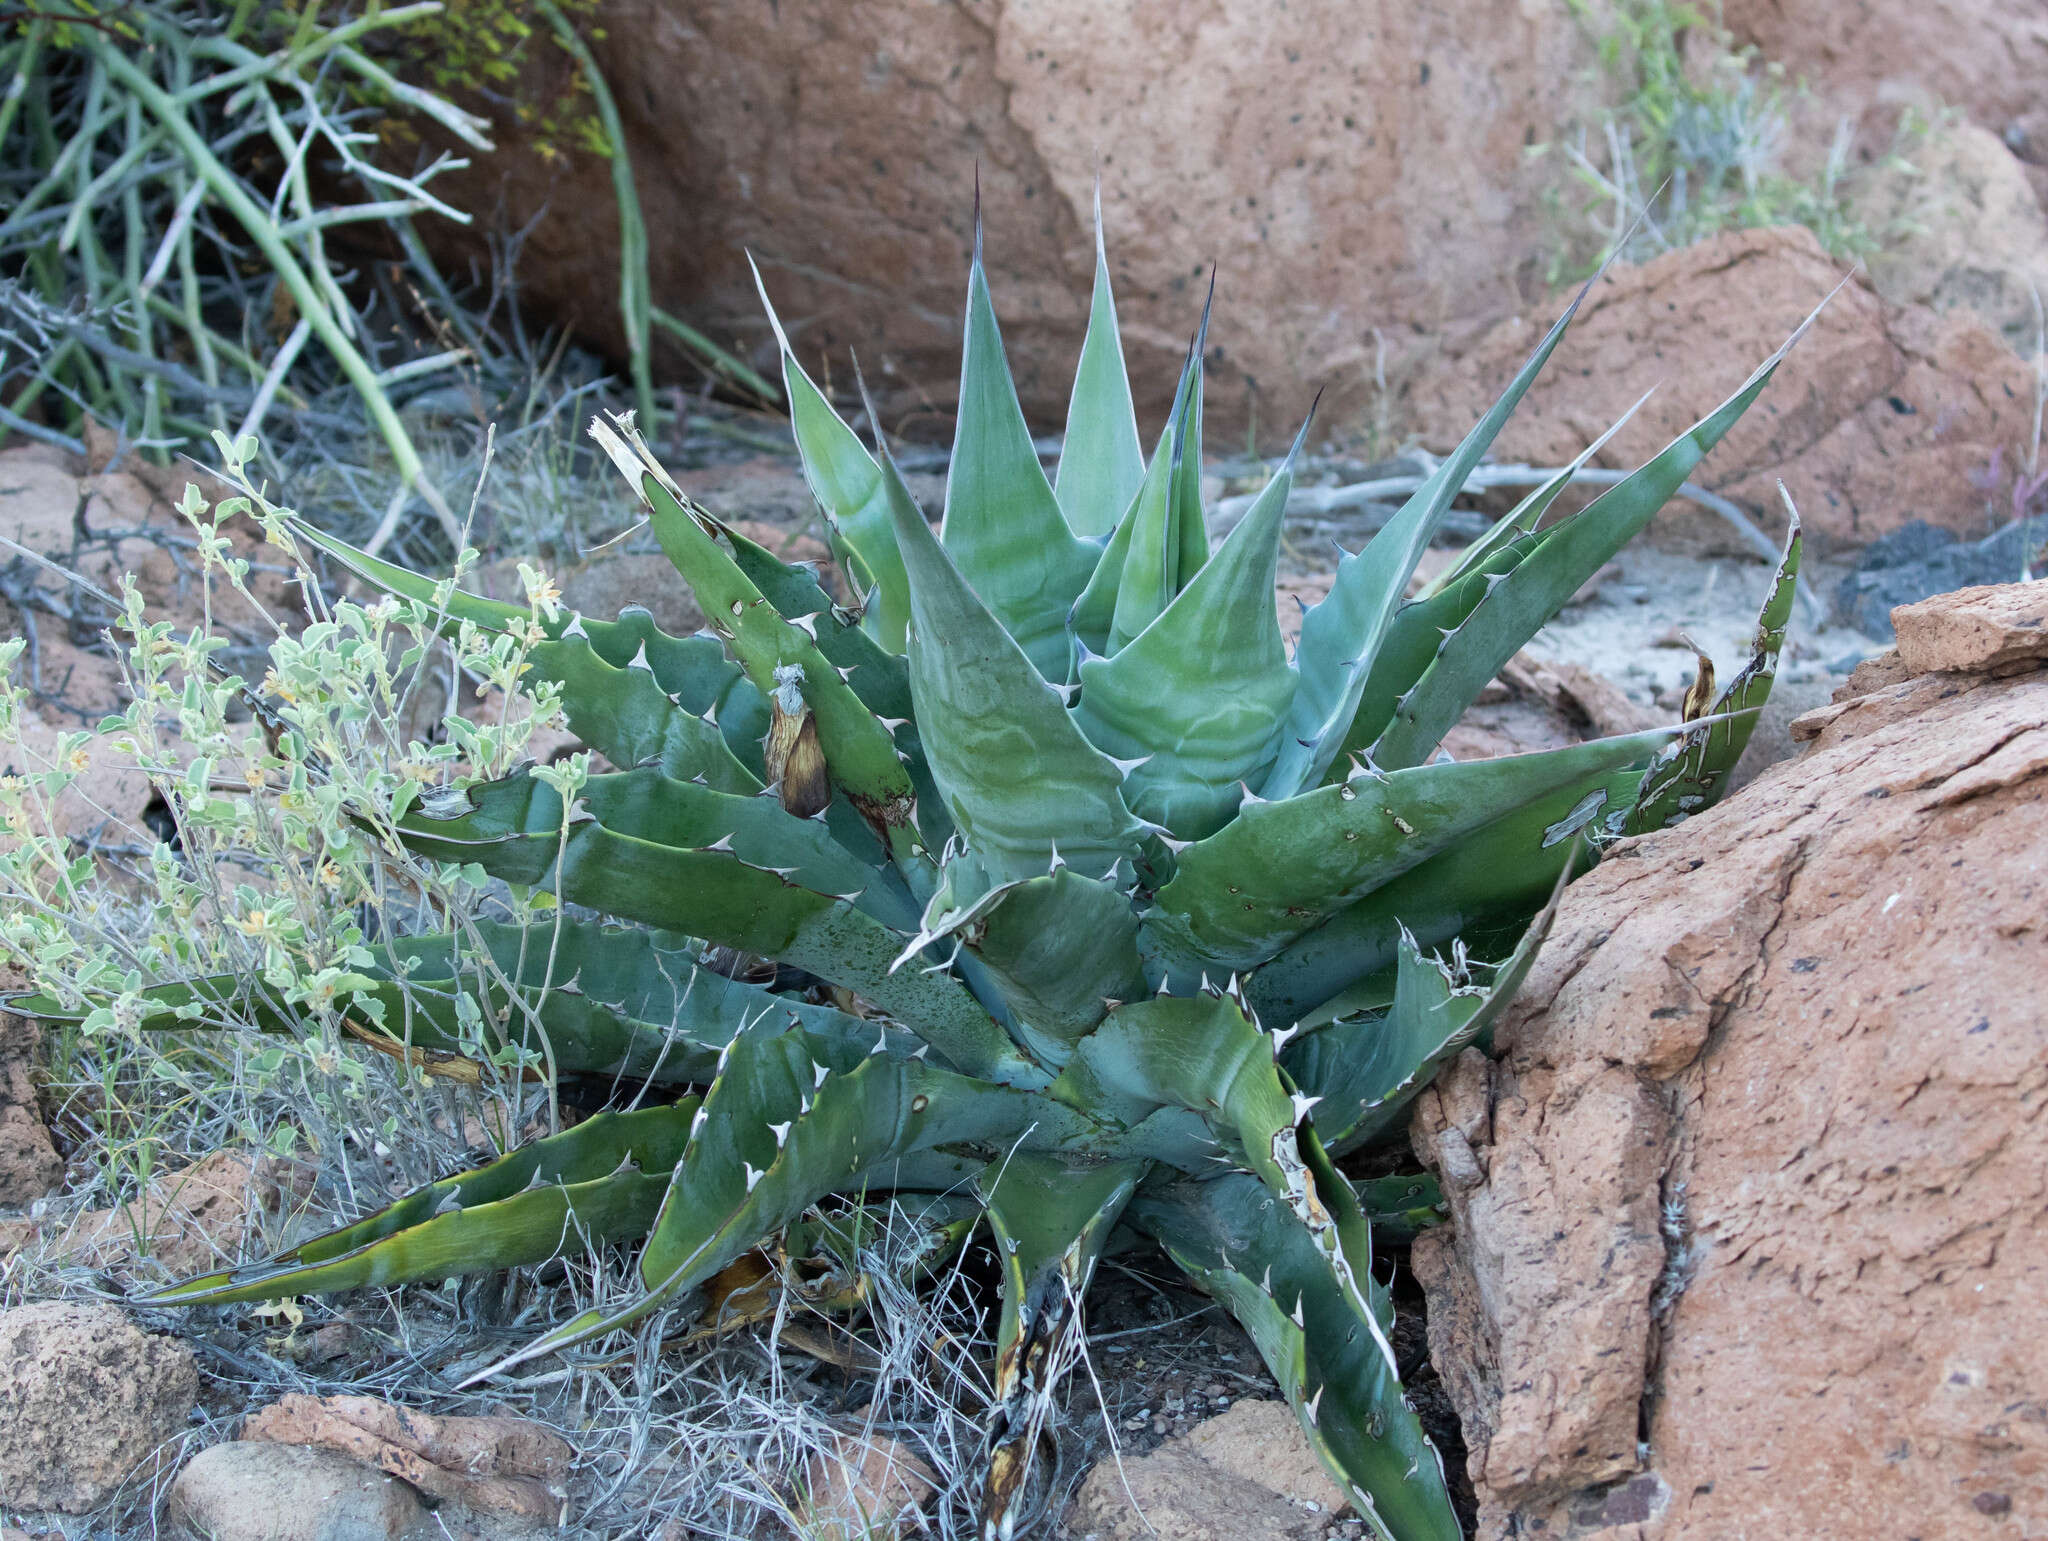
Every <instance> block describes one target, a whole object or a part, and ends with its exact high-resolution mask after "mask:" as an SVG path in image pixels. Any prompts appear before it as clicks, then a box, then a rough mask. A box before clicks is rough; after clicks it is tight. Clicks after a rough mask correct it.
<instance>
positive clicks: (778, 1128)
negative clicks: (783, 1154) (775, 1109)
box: [768, 1124, 790, 1150]
mask: <svg viewBox="0 0 2048 1541" xmlns="http://www.w3.org/2000/svg"><path fill="white" fill-rule="evenodd" d="M789 1130H790V1126H789V1125H788V1124H770V1125H769V1126H768V1132H769V1133H770V1134H772V1135H774V1136H775V1148H776V1149H777V1150H780V1149H781V1148H782V1147H783V1146H784V1145H785V1144H787V1143H788V1142H789Z"/></svg>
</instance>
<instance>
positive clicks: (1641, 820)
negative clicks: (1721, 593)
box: [1622, 482, 1801, 835]
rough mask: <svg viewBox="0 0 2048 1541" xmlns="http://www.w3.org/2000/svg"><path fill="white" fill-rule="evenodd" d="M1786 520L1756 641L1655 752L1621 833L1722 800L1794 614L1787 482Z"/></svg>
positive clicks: (1793, 538) (1665, 823)
mask: <svg viewBox="0 0 2048 1541" xmlns="http://www.w3.org/2000/svg"><path fill="white" fill-rule="evenodd" d="M1778 491H1779V493H1780V495H1782V496H1784V497H1785V509H1786V512H1787V514H1789V515H1790V517H1791V527H1790V529H1789V531H1788V532H1787V534H1786V536H1785V555H1784V557H1783V558H1782V559H1781V560H1780V561H1779V563H1778V573H1777V576H1776V578H1774V579H1773V580H1772V582H1771V588H1770V592H1769V593H1768V594H1766V595H1765V596H1764V604H1763V610H1762V612H1761V613H1760V614H1759V615H1758V616H1757V622H1756V640H1755V641H1753V642H1752V643H1751V644H1750V649H1749V662H1748V663H1746V664H1744V665H1743V666H1742V671H1741V672H1740V673H1739V674H1737V675H1736V676H1735V678H1734V679H1732V680H1730V681H1729V682H1728V688H1727V689H1726V690H1724V691H1722V692H1721V698H1720V699H1719V700H1718V701H1716V702H1715V703H1714V710H1713V713H1712V717H1711V718H1710V719H1709V720H1707V721H1706V723H1705V724H1704V725H1703V726H1701V727H1697V728H1692V729H1689V730H1687V732H1686V733H1685V735H1684V736H1683V737H1682V738H1680V739H1679V740H1678V742H1677V743H1675V744H1673V745H1672V746H1671V747H1670V748H1669V749H1667V750H1665V751H1664V753H1663V754H1662V755H1661V756H1659V757H1658V760H1657V763H1656V764H1655V765H1652V766H1651V767H1650V771H1649V774H1648V775H1646V776H1644V777H1643V785H1642V790H1641V791H1640V792H1638V793H1637V794H1636V803H1635V806H1634V807H1633V808H1632V809H1630V810H1629V813H1628V816H1627V818H1626V819H1625V820H1624V821H1623V823H1622V832H1623V833H1625V834H1630V835H1640V834H1643V833H1645V832H1646V831H1649V830H1653V829H1665V828H1668V827H1669V826H1671V825H1673V824H1676V823H1678V822H1679V821H1680V820H1681V819H1686V818H1690V817H1691V816H1692V815H1693V814H1695V813H1698V812H1700V811H1702V810H1703V809H1706V808H1710V807H1712V806H1713V805H1714V804H1715V803H1716V802H1718V801H1719V800H1720V797H1721V793H1722V792H1723V790H1724V789H1725V788H1726V787H1727V785H1728V776H1729V773H1730V772H1731V771H1733V770H1734V769H1735V763H1736V761H1738V760H1740V759H1741V758H1742V751H1743V750H1745V749H1746V748H1748V747H1749V735H1750V733H1751V731H1752V730H1754V728H1755V727H1756V713H1757V712H1758V711H1759V710H1760V709H1761V708H1762V707H1763V704H1764V703H1765V702H1766V701H1768V700H1770V698H1771V681H1772V679H1773V678H1775V677H1776V675H1777V672H1778V654H1779V652H1780V651H1781V650H1782V649H1783V648H1784V646H1785V628H1786V627H1787V626H1789V625H1790V624H1791V621H1792V605H1793V601H1794V599H1795V598H1796V597H1797V593H1798V587H1799V553H1800V546H1801V540H1800V534H1799V511H1798V510H1797V509H1795V508H1793V507H1792V499H1791V497H1790V495H1788V494H1786V493H1785V488H1784V484H1783V483H1782V482H1781V483H1779V485H1778Z"/></svg>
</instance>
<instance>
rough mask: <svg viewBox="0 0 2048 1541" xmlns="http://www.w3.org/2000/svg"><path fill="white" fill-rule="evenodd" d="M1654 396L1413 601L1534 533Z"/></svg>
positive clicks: (1509, 513)
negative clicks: (1574, 480)
mask: <svg viewBox="0 0 2048 1541" xmlns="http://www.w3.org/2000/svg"><path fill="white" fill-rule="evenodd" d="M1655 394H1656V388H1655V387H1654V386H1653V387H1651V388H1650V389H1649V390H1647V391H1644V392H1643V394H1642V395H1641V396H1639V397H1637V398H1636V404H1635V405H1634V406H1632V407H1630V408H1629V409H1628V410H1627V411H1626V412H1624V413H1622V414H1621V416H1620V417H1618V418H1616V419H1615V420H1614V422H1613V423H1612V424H1610V425H1609V426H1608V429H1607V431H1606V432H1605V433H1603V434H1601V435H1600V437H1599V438H1597V439H1595V440H1594V441H1593V442H1592V443H1591V444H1588V445H1587V446H1586V447H1585V448H1584V449H1582V450H1580V451H1579V453H1578V455H1577V456H1576V457H1575V458H1574V459H1573V460H1572V463H1571V464H1570V465H1568V466H1566V467H1564V468H1563V469H1562V470H1560V471H1559V472H1558V473H1557V474H1556V475H1555V476H1553V477H1551V478H1550V479H1549V480H1548V481H1546V482H1543V483H1542V484H1540V485H1539V486H1537V487H1536V488H1535V489H1534V490H1533V491H1532V492H1530V493H1529V495H1528V496H1527V497H1525V498H1523V499H1522V501H1521V502H1519V503H1517V504H1516V505H1515V506H1514V507H1513V508H1511V509H1509V510H1508V511H1507V512H1506V513H1505V514H1502V515H1501V516H1500V518H1499V519H1497V520H1496V521H1494V525H1493V528H1491V529H1490V530H1488V531H1487V532H1486V533H1485V534H1484V535H1482V536H1480V537H1479V539H1477V540H1475V541H1473V542H1472V544H1471V545H1469V546H1467V547H1466V548H1465V549H1464V550H1463V551H1461V552H1459V553H1458V560H1457V561H1455V562H1453V563H1451V564H1450V565H1449V566H1448V567H1446V568H1444V570H1443V571H1442V572H1440V573H1438V574H1437V575H1436V576H1435V577H1434V578H1432V579H1430V580H1429V581H1428V582H1427V583H1425V584H1423V585H1422V587H1421V588H1419V589H1417V590H1416V592H1415V597H1416V598H1417V599H1429V598H1431V597H1432V596H1434V595H1436V594H1438V593H1440V592H1441V591H1442V590H1444V589H1446V588H1448V587H1449V586H1450V585H1451V584H1453V583H1455V582H1457V581H1458V580H1459V579H1460V578H1463V577H1465V576H1466V575H1467V574H1469V573H1471V572H1473V571H1475V570H1476V569H1477V568H1478V567H1479V565H1480V564H1481V563H1482V562H1484V561H1485V560H1486V559H1487V558H1488V557H1491V556H1492V555H1493V554H1494V553H1495V552H1496V551H1498V550H1500V548H1501V547H1503V546H1504V545H1506V544H1508V543H1509V542H1511V541H1513V540H1515V539H1516V538H1517V537H1519V536H1523V535H1527V534H1529V533H1530V532H1531V531H1533V530H1534V529H1535V528H1536V526H1537V525H1539V524H1541V523H1542V522H1543V516H1544V515H1545V514H1547V513H1549V512H1550V505H1551V504H1552V503H1554V502H1556V501H1557V495H1558V494H1559V493H1560V492H1563V491H1564V489H1565V488H1566V487H1568V486H1570V485H1571V480H1572V478H1573V477H1574V476H1577V475H1578V474H1579V472H1580V471H1581V470H1583V469H1584V468H1585V465H1586V462H1587V461H1589V460H1591V459H1592V458H1593V457H1594V456H1595V455H1597V454H1599V453H1600V451H1601V450H1603V449H1605V448H1606V447H1607V441H1608V440H1609V439H1611V438H1613V437H1614V436H1615V435H1616V434H1618V433H1620V432H1621V430H1622V429H1623V428H1625V427H1627V426H1628V422H1629V419H1630V418H1632V417H1634V416H1635V415H1636V413H1638V412H1640V411H1641V410H1642V409H1643V403H1644V402H1646V401H1648V400H1649V399H1650V398H1651V397H1652V396H1653V395H1655Z"/></svg>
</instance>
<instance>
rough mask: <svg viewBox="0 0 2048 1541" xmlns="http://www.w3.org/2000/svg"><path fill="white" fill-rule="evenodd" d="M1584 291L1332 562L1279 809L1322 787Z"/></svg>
mask: <svg viewBox="0 0 2048 1541" xmlns="http://www.w3.org/2000/svg"><path fill="white" fill-rule="evenodd" d="M1591 287H1592V286H1591V285H1590V284H1588V285H1587V286H1586V288H1585V289H1581V290H1580V291H1579V293H1578V295H1577V297H1576V298H1574V299H1573V301H1572V302H1571V304H1570V305H1569V306H1567V307H1566V308H1565V313H1564V314H1563V315H1562V316H1560V317H1558V319H1557V324H1556V325H1555V326H1553V327H1551V329H1550V331H1549V332H1548V333H1547V334H1546V335H1545V336H1544V338H1543V341H1542V342H1540V343H1538V344H1537V346H1536V351H1535V352H1534V353H1532V354H1530V356H1529V359H1528V362H1527V363H1525V364H1523V366H1522V369H1521V372H1520V373H1519V374H1517V375H1516V376H1515V378H1514V380H1513V381H1512V382H1510V384H1509V385H1508V388H1507V390H1506V392H1505V393H1504V394H1503V395H1502V396H1501V398H1500V400H1499V401H1497V402H1495V403H1494V405H1493V407H1492V409H1491V410H1490V411H1489V412H1488V413H1487V414H1486V416H1485V417H1483V418H1481V419H1480V421H1479V423H1478V425H1477V426H1476V427H1474V428H1473V430H1472V431H1471V432H1470V433H1468V434H1467V435H1465V439H1464V442H1463V443H1461V444H1460V445H1459V446H1458V448H1457V450H1456V452H1455V453H1453V454H1452V456H1451V458H1450V459H1448V460H1446V461H1445V462H1444V463H1443V464H1442V465H1440V466H1438V467H1437V469H1436V472H1435V473H1434V474H1433V475H1432V476H1431V477H1430V479H1429V480H1428V481H1427V482H1425V483H1424V484H1423V485H1422V486H1421V487H1420V488H1418V489H1417V490H1416V492H1415V494H1414V495H1413V496H1412V497H1410V498H1409V500H1408V501H1407V503H1406V504H1404V505H1403V506H1402V508H1401V511H1400V512H1399V513H1397V514H1396V515H1394V517H1393V518H1392V519H1390V520H1388V521H1387V523H1386V525H1385V526H1384V527H1383V528H1382V529H1381V530H1380V532H1379V533H1378V534H1377V535H1375V536H1374V537H1373V538H1372V540H1371V541H1370V542H1368V543H1367V545H1366V547H1365V549H1364V550H1363V551H1361V552H1360V553H1359V554H1358V555H1356V556H1348V557H1345V558H1344V559H1343V560H1342V561H1340V562H1339V563H1338V564H1337V573H1336V577H1335V578H1334V580H1333V581H1332V583H1331V585H1330V592H1329V594H1328V595H1326V596H1325V597H1324V598H1323V600H1322V601H1321V602H1320V603H1319V604H1317V605H1316V606H1314V607H1313V608H1312V609H1311V610H1310V611H1309V612H1308V614H1306V615H1305V616H1303V617H1302V621H1301V646H1300V647H1299V648H1298V649H1297V650H1296V653H1295V664H1296V667H1297V668H1298V669H1299V671H1300V673H1301V688H1300V690H1298V691H1297V692H1296V693H1295V697H1294V710H1293V712H1292V714H1291V716H1290V717H1289V720H1288V724H1287V734H1286V737H1285V738H1283V739H1282V741H1281V744H1280V755H1279V758H1278V759H1277V760H1276V761H1275V762H1274V765H1273V769H1272V771H1271V773H1270V774H1269V775H1268V776H1267V778H1266V784H1265V785H1264V786H1263V787H1262V788H1261V789H1260V793H1261V795H1262V796H1265V797H1268V798H1272V799H1274V800H1276V801H1277V800H1280V799H1283V798H1288V797H1292V796H1293V795H1294V794H1295V793H1297V792H1299V791H1300V790H1301V789H1302V788H1303V787H1309V786H1314V785H1315V784H1316V783H1317V782H1319V781H1320V780H1322V777H1323V772H1324V771H1325V770H1326V769H1327V768H1328V767H1329V765H1330V764H1331V762H1332V761H1333V760H1335V759H1336V757H1337V751H1338V748H1339V747H1340V746H1341V745H1342V744H1343V742H1344V735H1345V733H1346V731H1347V730H1348V729H1349V728H1350V726H1351V720H1352V718H1353V717H1354V716H1355V715H1356V714H1357V711H1358V701H1359V696H1360V694H1361V693H1362V691H1363V690H1364V687H1365V681H1366V679H1367V677H1368V676H1369V675H1370V673H1371V671H1372V666H1373V660H1374V658H1375V657H1376V656H1377V655H1378V653H1379V650H1380V645H1381V642H1382V640H1383V639H1384V638H1385V636H1386V631H1387V627H1388V624H1389V622H1390V621H1391V620H1392V618H1393V615H1394V612H1395V611H1396V610H1397V609H1398V608H1399V607H1400V604H1401V600H1402V595H1403V594H1404V593H1405V592H1406V590H1407V586H1408V579H1409V576H1410V575H1411V574H1412V573H1413V572H1414V571H1415V564H1416V563H1417V562H1419V561H1420V560H1421V559H1422V553H1423V552H1424V551H1426V550H1428V549H1429V543H1430V540H1431V539H1432V538H1433V537H1434V536H1435V534H1436V532H1437V528H1438V526H1439V525H1441V524H1442V523H1443V517H1444V515H1445V513H1447V512H1448V511H1449V509H1450V506H1451V500H1452V499H1453V498H1454V497H1456V496H1457V495H1458V491H1459V489H1460V488H1462V487H1463V486H1464V485H1465V479H1466V478H1467V477H1468V476H1470V475H1471V474H1472V471H1473V468H1474V467H1476V466H1477V465H1478V464H1479V461H1480V459H1481V457H1482V456H1484V455H1485V453H1486V451H1487V450H1488V448H1490V447H1491V446H1492V444H1493V441H1494V439H1495V437H1496V436H1497V435H1498V434H1499V433H1500V431H1501V429H1502V428H1503V427H1504V426H1506V424H1507V420H1508V418H1509V417H1510V416H1511V415H1512V414H1513V412H1514V410H1515V408H1516V407H1517V406H1519V405H1520V404H1521V400H1522V397H1523V396H1524V395H1525V394H1527V392H1528V389H1529V387H1530V386H1531V385H1533V384H1534V383H1535V381H1536V376H1537V375H1538V374H1539V373H1541V372H1542V369H1543V366H1544V365H1545V364H1546V363H1548V362H1549V360H1550V355H1551V353H1552V352H1553V351H1555V350H1556V348H1557V345H1558V343H1559V341H1560V340H1561V339H1562V338H1563V337H1564V334H1565V329H1566V328H1567V327H1569V326H1570V325H1571V323H1572V317H1574V316H1575V315H1577V314H1578V309H1579V306H1580V304H1581V303H1583V302H1584V300H1585V298H1586V293H1587V289H1590V288H1591Z"/></svg>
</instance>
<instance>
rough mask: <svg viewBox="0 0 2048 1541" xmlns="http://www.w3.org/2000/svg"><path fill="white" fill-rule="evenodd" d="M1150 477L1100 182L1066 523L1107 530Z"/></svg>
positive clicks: (1069, 445)
mask: <svg viewBox="0 0 2048 1541" xmlns="http://www.w3.org/2000/svg"><path fill="white" fill-rule="evenodd" d="M1144 478H1145V452H1144V450H1143V449H1141V448H1140V447H1139V444H1138V416H1137V411H1136V409H1135V408H1134V407H1133V406H1132V404H1131V382H1130V377H1129V376H1128V375H1127V374H1126V373H1125V372H1124V348H1123V339H1122V337H1120V336H1119V335H1118V332H1117V324H1116V297H1115V296H1114V295H1113V294H1112V293H1111V292H1110V284H1109V254H1108V252H1107V251H1105V250H1104V248H1103V244H1102V188H1101V186H1100V185H1099V184H1098V185H1097V187H1096V189H1095V293H1094V295H1093V296H1092V297H1091V298H1090V300H1089V302H1088V333H1087V336H1085V337H1084V338H1083V339H1082V341H1081V362H1080V364H1079V365H1078V366H1076V368H1075V370H1074V391H1073V395H1072V397H1071V398H1069V400H1068V402H1067V435H1066V439H1065V441H1064V442H1063V443H1062V445H1061V447H1060V468H1059V474H1058V475H1057V476H1056V477H1055V478H1054V482H1053V491H1054V494H1055V496H1057V497H1058V499H1059V505H1060V512H1061V513H1062V514H1064V515H1065V516H1066V521H1067V528H1068V529H1070V530H1072V531H1073V532H1074V533H1075V534H1076V535H1081V536H1098V535H1107V534H1108V533H1109V532H1110V531H1111V530H1113V529H1115V528H1116V525H1117V520H1118V517H1119V516H1120V515H1121V514H1122V513H1123V511H1124V510H1125V509H1126V508H1129V507H1130V505H1131V499H1132V498H1134V497H1136V496H1137V493H1138V484H1139V482H1141V481H1143V480H1144Z"/></svg>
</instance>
